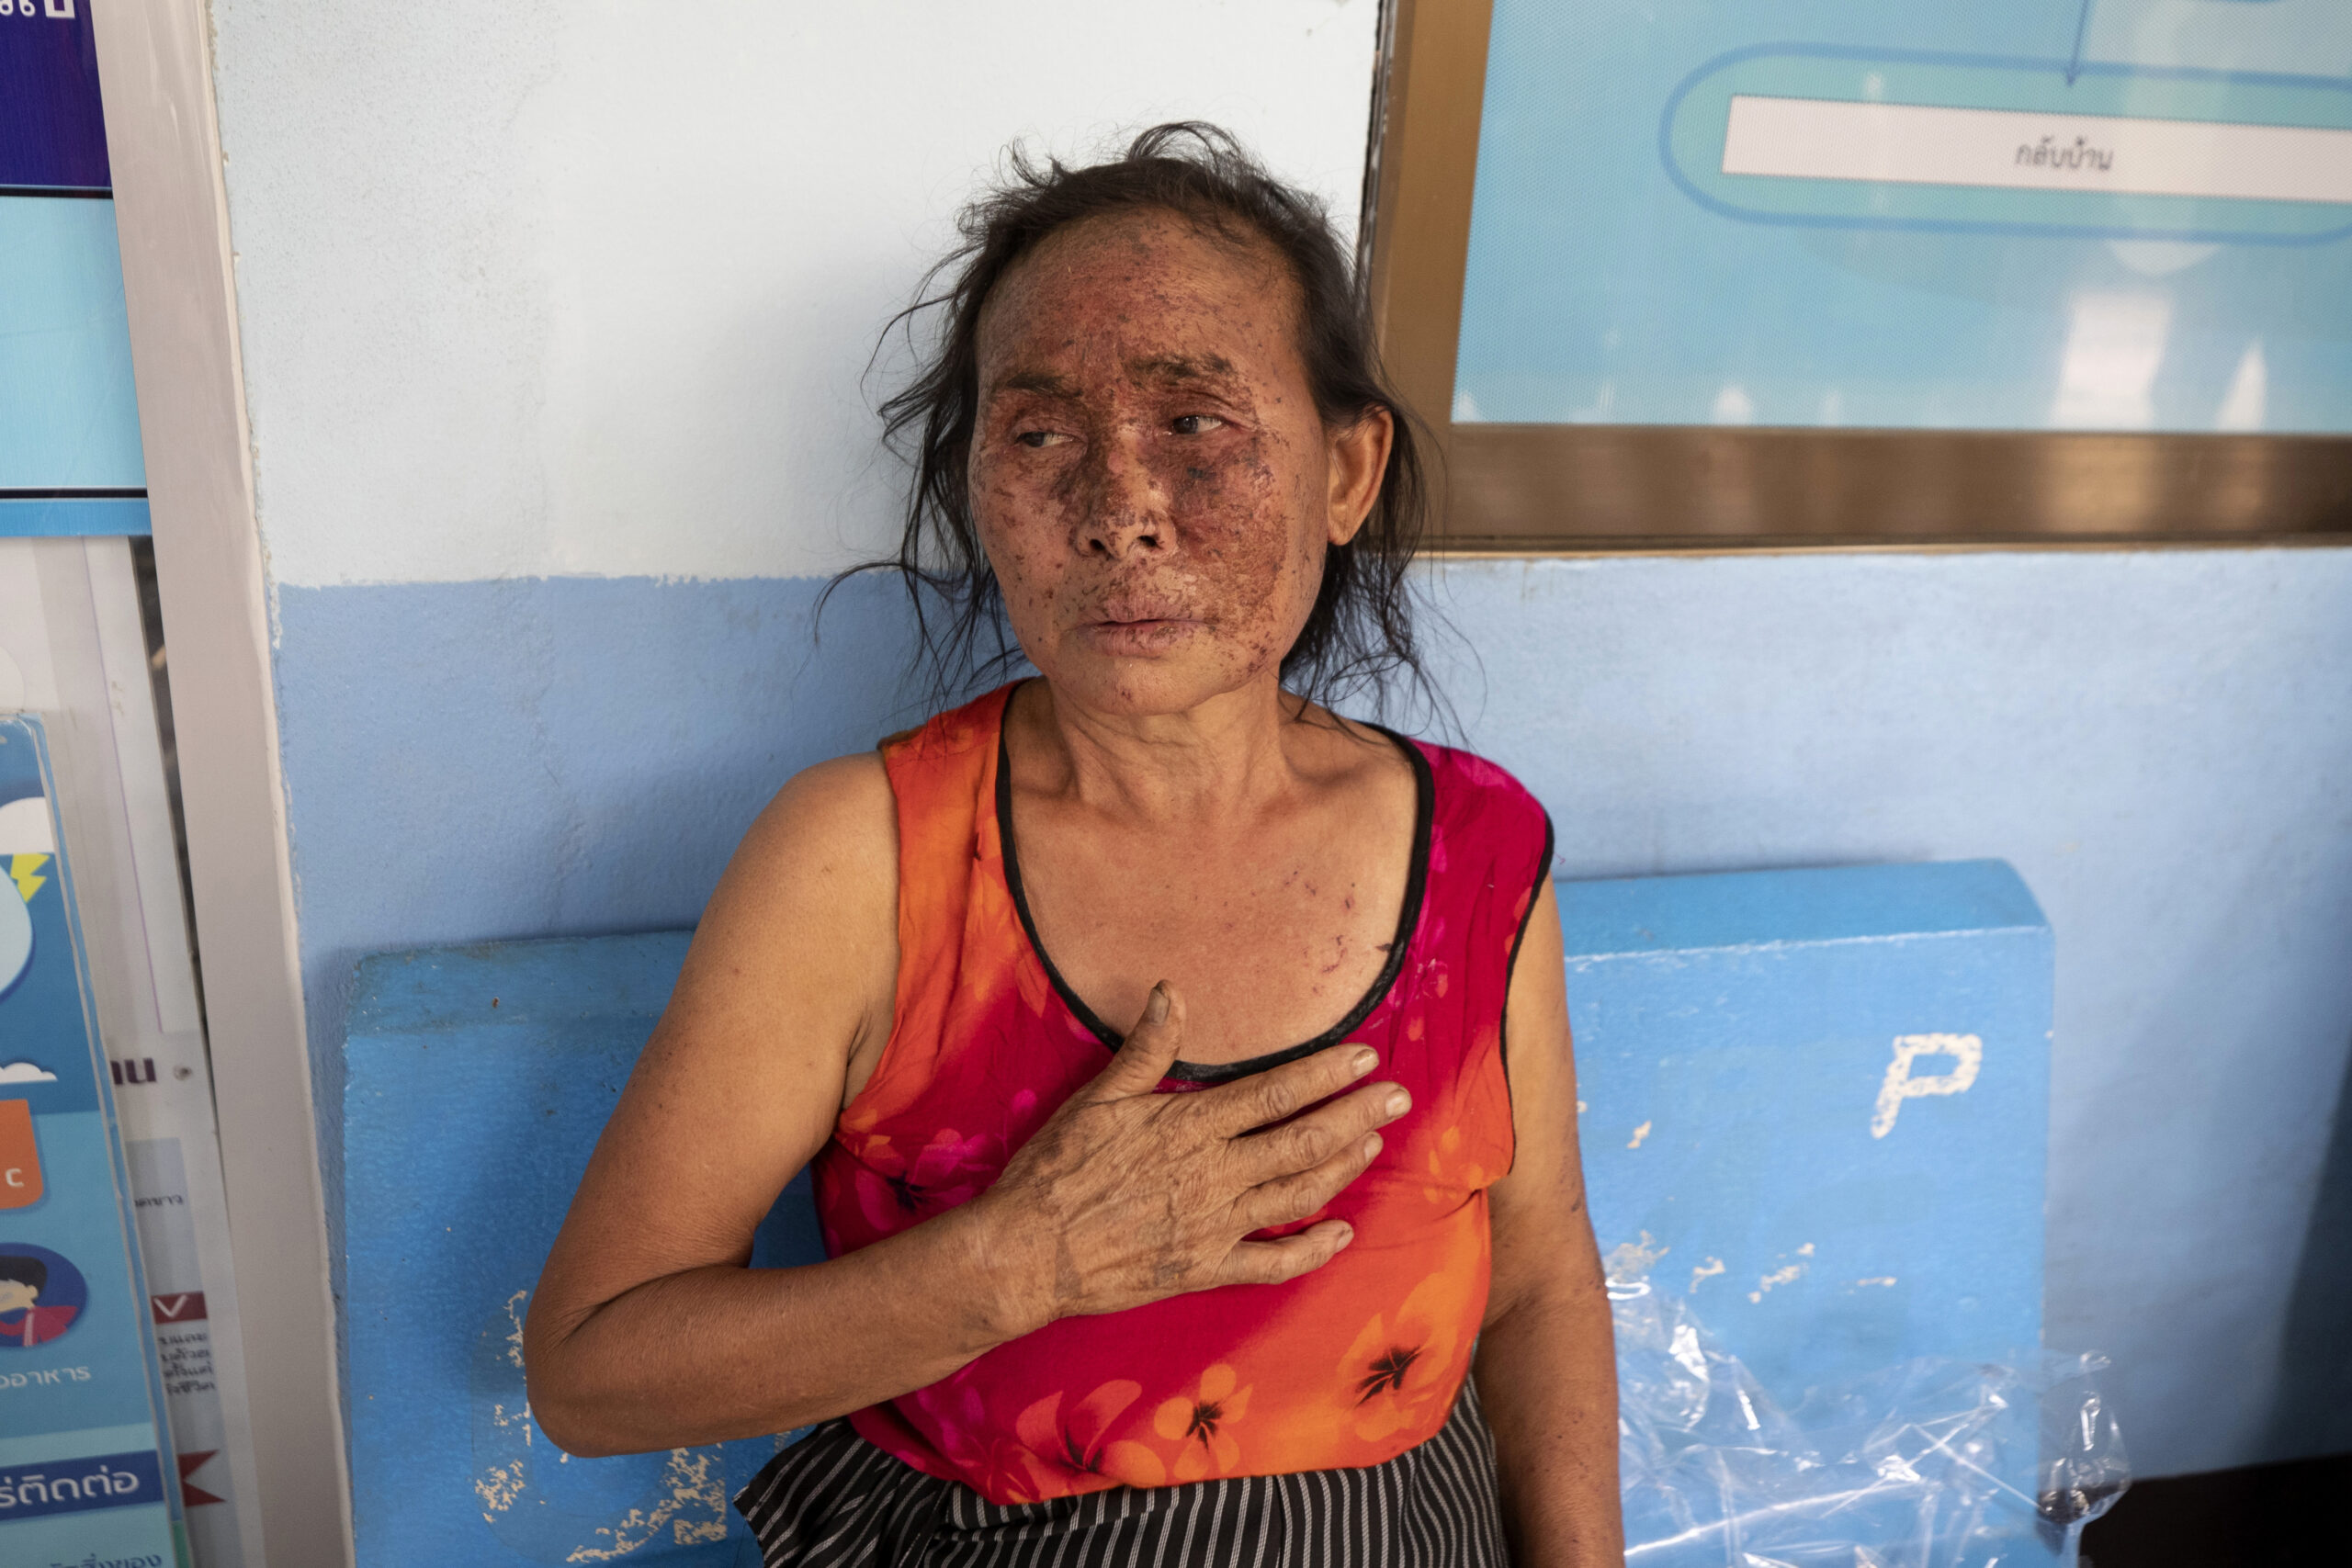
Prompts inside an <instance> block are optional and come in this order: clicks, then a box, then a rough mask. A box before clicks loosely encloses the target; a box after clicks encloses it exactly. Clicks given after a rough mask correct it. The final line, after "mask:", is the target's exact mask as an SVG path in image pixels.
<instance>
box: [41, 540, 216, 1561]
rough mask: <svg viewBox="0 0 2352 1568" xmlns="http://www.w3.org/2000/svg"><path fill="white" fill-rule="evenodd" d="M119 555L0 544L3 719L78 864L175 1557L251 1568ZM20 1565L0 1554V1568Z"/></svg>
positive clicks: (197, 1095)
mask: <svg viewBox="0 0 2352 1568" xmlns="http://www.w3.org/2000/svg"><path fill="white" fill-rule="evenodd" d="M131 552H132V541H130V540H128V539H123V538H103V537H85V538H35V539H9V538H0V717H5V716H6V715H8V714H10V713H13V712H25V713H28V714H34V715H38V716H40V717H41V718H42V719H43V721H44V722H45V724H46V726H47V736H46V738H47V745H48V752H49V766H50V777H49V784H50V786H51V787H50V789H49V790H48V791H47V792H46V794H47V799H48V807H47V808H48V812H49V815H50V817H51V819H53V821H54V822H55V823H56V824H57V831H58V832H60V833H62V835H63V837H62V840H60V841H59V842H58V843H57V845H56V846H55V850H56V852H62V853H63V854H65V855H67V856H70V857H71V859H72V862H73V865H74V889H75V896H76V899H77V912H78V915H79V940H80V942H81V945H82V956H83V962H84V967H85V974H86V976H87V980H88V985H89V995H90V1001H91V1008H92V1014H93V1017H94V1019H95V1024H96V1030H97V1032H98V1038H99V1040H100V1042H101V1043H102V1045H103V1047H104V1053H105V1057H106V1060H105V1062H104V1064H103V1066H104V1069H105V1071H106V1073H107V1089H109V1090H110V1091H111V1093H112V1097H113V1102H114V1111H115V1115H116V1118H117V1121H118V1123H119V1126H120V1128H121V1131H122V1136H123V1139H124V1141H125V1153H126V1156H127V1159H128V1165H129V1169H130V1181H131V1190H132V1195H133V1199H134V1206H135V1211H136V1214H137V1232H136V1234H137V1236H138V1239H139V1243H140V1247H141V1254H142V1256H143V1259H144V1266H145V1269H146V1271H147V1276H148V1297H149V1302H148V1318H149V1322H150V1326H151V1330H152V1333H153V1337H154V1343H155V1348H156V1351H157V1353H158V1356H159V1359H160V1370H161V1371H162V1373H163V1377H164V1401H165V1406H166V1410H167V1413H168V1415H169V1417H170V1425H171V1428H172V1432H173V1436H174V1438H175V1441H176V1444H177V1447H178V1467H177V1481H178V1484H179V1487H180V1493H179V1495H180V1498H181V1501H182V1504H183V1507H184V1517H185V1520H186V1525H187V1544H188V1546H189V1549H190V1551H191V1553H192V1556H193V1558H194V1564H195V1568H259V1565H260V1563H261V1562H262V1557H261V1553H260V1551H259V1543H260V1541H261V1539H262V1530H261V1518H260V1513H259V1508H258V1504H257V1499H258V1497H259V1490H258V1484H257V1478H256V1475H255V1472H254V1454H253V1439H252V1429H251V1416H250V1413H249V1410H248V1406H247V1400H246V1393H245V1387H246V1384H245V1377H244V1370H243V1336H242V1334H241V1331H240V1326H239V1324H240V1318H239V1313H238V1296H237V1286H236V1275H235V1270H234V1269H233V1268H232V1253H231V1247H230V1237H229V1217H228V1206H227V1201H226V1196H225V1193H224V1190H223V1184H222V1177H221V1168H220V1144H219V1137H218V1133H217V1131H216V1129H217V1125H218V1123H217V1122H216V1120H215V1115H214V1110H213V1104H212V1079H211V1069H210V1063H209V1058H208V1056H207V1055H206V1050H205V1040H204V1030H203V1023H202V1019H201V1017H200V1014H199V1011H198V999H197V993H196V982H195V970H194V963H193V958H192V954H191V949H190V942H189V929H188V925H187V913H186V906H185V904H184V902H183V897H182V892H181V886H180V877H179V867H178V861H177V856H176V854H175V844H174V839H173V832H172V818H171V807H170V802H169V798H168V793H167V784H166V782H165V773H164V762H163V756H162V751H161V745H160V736H159V731H158V727H157V714H156V708H155V705H154V700H153V696H154V693H153V685H152V684H151V682H150V679H149V674H150V671H149V668H148V649H147V642H146V638H145V635H144V633H143V631H142V628H141V620H140V610H139V594H138V588H137V583H136V581H135V570H134V567H133V563H132V559H131ZM34 817H35V813H33V811H32V809H31V808H30V807H15V808H14V810H13V813H11V814H9V815H8V816H7V817H6V820H7V821H8V822H9V823H11V824H14V828H13V829H12V831H11V834H10V836H9V839H8V840H0V872H5V871H6V869H7V867H8V865H9V860H10V856H11V855H13V854H15V853H17V852H25V853H40V854H49V853H51V852H52V850H51V846H50V845H49V843H48V841H47V839H46V837H45V836H44V837H42V838H41V839H40V841H39V842H38V843H35V842H33V841H32V837H31V836H32V835H33V833H34V829H35V826H36V824H35V821H34ZM19 830H21V831H19ZM0 887H5V884H0ZM43 896H44V897H46V894H45V893H44V894H43ZM0 1016H5V1009H0ZM6 1043H7V1037H6V1035H5V1034H0V1048H4V1047H5V1046H6ZM4 1419H5V1418H0V1420H4ZM5 1431H6V1427H5V1425H0V1433H5ZM15 1563H16V1560H15V1559H13V1558H11V1557H9V1556H8V1555H7V1553H6V1551H5V1550H0V1568H15Z"/></svg>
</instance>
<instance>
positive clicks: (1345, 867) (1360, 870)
mask: <svg viewBox="0 0 2352 1568" xmlns="http://www.w3.org/2000/svg"><path fill="white" fill-rule="evenodd" d="M1033 842H1034V840H1033ZM1408 870H1409V868H1408V864H1407V863H1406V857H1404V856H1401V855H1397V854H1395V853H1389V854H1381V853H1377V852H1373V850H1372V846H1371V845H1366V844H1363V843H1351V842H1349V841H1346V840H1338V841H1331V840H1323V841H1311V842H1306V843H1303V844H1300V843H1294V844H1287V845H1280V844H1250V843H1232V844H1225V845H1216V846H1195V847H1193V849H1192V850H1191V851H1189V852H1175V853H1166V852H1163V853H1161V854H1159V855H1158V856H1155V857H1148V858H1147V857H1142V856H1138V855H1136V854H1135V853H1133V852H1132V851H1131V849H1130V848H1129V847H1128V846H1124V845H1121V844H1119V843H1116V842H1087V841H1085V840H1081V839H1075V838H1074V839H1072V840H1066V841H1063V842H1059V843H1057V844H1055V845H1054V846H1053V847H1052V849H1051V850H1049V851H1046V852H1036V851H1035V850H1034V849H1033V850H1032V851H1031V852H1029V853H1028V854H1026V855H1025V856H1024V861H1023V874H1024V878H1025V880H1026V883H1027V886H1026V888H1025V892H1026V895H1027V900H1028V905H1029V914H1030V919H1031V922H1032V924H1033V925H1034V927H1035V931H1036V935H1037V941H1038V944H1039V947H1040V948H1041V950H1042V952H1043V953H1045V954H1046V955H1047V957H1048V958H1049V960H1050V962H1051V964H1053V966H1054V968H1055V970H1056V972H1057V974H1058V975H1059V976H1060V978H1061V980H1062V982H1063V984H1064V985H1065V986H1067V987H1069V990H1070V991H1071V992H1073V993H1074V994H1075V995H1076V996H1077V997H1079V998H1081V999H1082V1000H1083V1001H1084V1002H1085V1004H1086V1005H1087V1007H1088V1009H1089V1010H1091V1011H1092V1012H1093V1013H1094V1014H1095V1015H1096V1016H1097V1017H1099V1018H1100V1019H1102V1020H1103V1022H1104V1023H1106V1024H1107V1025H1109V1027H1110V1028H1112V1029H1113V1030H1114V1031H1118V1032H1125V1029H1127V1028H1128V1027H1129V1026H1130V1025H1131V1024H1132V1023H1133V1022H1134V1021H1135V1019H1136V1016H1137V1015H1138V1014H1139V1013H1140V1012H1141V1010H1142V1008H1143V1005H1144V1001H1145V998H1147V997H1148V995H1149V993H1150V990H1151V987H1153V986H1154V985H1157V984H1159V982H1160V981H1163V980H1165V981H1167V982H1169V983H1170V984H1171V985H1172V986H1173V987H1175V988H1176V990H1177V991H1178V992H1179V994H1180V995H1182V998H1183V1000H1184V1007H1185V1026H1184V1027H1185V1038H1184V1043H1183V1045H1182V1057H1183V1059H1184V1060H1186V1061H1188V1062H1194V1063H1200V1064H1204V1065H1213V1064H1221V1063H1229V1062H1236V1061H1243V1060H1247V1059H1249V1058H1250V1057H1253V1056H1258V1055H1264V1054H1266V1053H1268V1052H1272V1051H1278V1050H1282V1049H1284V1048H1286V1047H1288V1046H1291V1045H1294V1044H1296V1043H1299V1042H1301V1041H1304V1040H1309V1039H1313V1038H1315V1037H1317V1036H1318V1035H1320V1034H1323V1033H1324V1032H1327V1031H1329V1030H1330V1029H1331V1028H1333V1027H1334V1026H1335V1025H1337V1024H1339V1023H1340V1022H1341V1021H1344V1020H1345V1019H1346V1018H1347V1017H1348V1016H1349V1015H1350V1014H1351V1012H1352V1011H1355V1010H1358V1008H1359V1004H1360V1003H1361V1002H1362V1001H1363V999H1364V998H1366V997H1367V995H1369V994H1370V993H1371V992H1373V991H1374V989H1375V988H1376V987H1378V986H1379V985H1380V982H1381V980H1382V978H1383V976H1385V974H1386V973H1387V972H1388V971H1389V970H1390V968H1391V967H1392V964H1391V959H1392V956H1393V955H1395V954H1396V953H1397V951H1398V949H1399V946H1400V944H1404V943H1408V942H1409V941H1410V936H1411V933H1410V932H1409V931H1405V930H1403V929H1401V927H1402V924H1403V920H1402V917H1403V915H1404V913H1405V905H1406V903H1407V895H1408V887H1407V884H1408Z"/></svg>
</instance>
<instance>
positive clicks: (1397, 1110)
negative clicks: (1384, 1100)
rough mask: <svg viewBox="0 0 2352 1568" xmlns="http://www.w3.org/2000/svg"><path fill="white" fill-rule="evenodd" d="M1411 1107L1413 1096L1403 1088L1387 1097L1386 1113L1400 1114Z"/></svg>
mask: <svg viewBox="0 0 2352 1568" xmlns="http://www.w3.org/2000/svg"><path fill="white" fill-rule="evenodd" d="M1411 1109H1413V1097H1412V1096H1411V1095H1409V1094H1407V1093H1406V1092H1405V1091H1404V1090H1403V1089H1398V1090H1397V1092H1396V1093H1394V1094H1392V1095H1390V1096H1389V1097H1388V1114H1390V1115H1391V1116H1402V1115H1403V1114H1405V1112H1407V1111H1410V1110H1411Z"/></svg>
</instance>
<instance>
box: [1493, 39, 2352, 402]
mask: <svg viewBox="0 0 2352 1568" xmlns="http://www.w3.org/2000/svg"><path fill="white" fill-rule="evenodd" d="M1453 417H1454V418H1455V419H1456V420H1459V421H1472V422H1476V421H1495V422H1510V423H1545V424H1549V423H1579V424H1580V423H1593V424H1758V425H1776V426H1800V425H1808V426H1826V427H1869V428H1882V429H1906V428H1907V429H1929V428H1933V429H1985V430H2124V431H2134V430H2136V431H2182V432H2189V431H2246V432H2250V431H2268V432H2300V433H2342V432H2347V431H2352V6H2346V5H2344V4H2342V0H1978V3H1977V4H1973V5H1968V6H1926V5H1919V4H1916V3H1902V0H1781V3H1778V4H1774V5H1769V6H1759V5H1756V4H1753V3H1752V0H1495V6H1494V28H1493V33H1492V39H1491V43H1490V46H1489V51H1488V54H1487V87H1486V97H1485V105H1484V118H1483V121H1482V127H1481V131H1480V141H1479V150H1478V169H1477V184H1476V206H1475V211H1474V214H1473V218H1472V221H1471V235H1470V252H1469V266H1468V276H1467V281H1466V284H1465V287H1464V295H1463V312H1462V335H1461V352H1460V357H1459V360H1458V364H1457V372H1456V379H1455V387H1454V408H1453Z"/></svg>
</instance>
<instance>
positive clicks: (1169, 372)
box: [1127, 354, 1233, 384]
mask: <svg viewBox="0 0 2352 1568" xmlns="http://www.w3.org/2000/svg"><path fill="white" fill-rule="evenodd" d="M1127 374H1128V375H1130V376H1132V377H1134V378H1136V379H1137V380H1151V381H1161V382H1168V383H1171V384H1182V383H1193V382H1204V381H1229V380H1231V379H1232V378H1233V361H1231V360H1230V359H1227V357H1226V356H1225V355H1221V354H1208V355H1190V354H1154V355H1145V356H1143V357H1140V358H1136V359H1130V360H1128V361H1127Z"/></svg>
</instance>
